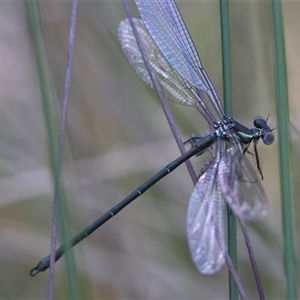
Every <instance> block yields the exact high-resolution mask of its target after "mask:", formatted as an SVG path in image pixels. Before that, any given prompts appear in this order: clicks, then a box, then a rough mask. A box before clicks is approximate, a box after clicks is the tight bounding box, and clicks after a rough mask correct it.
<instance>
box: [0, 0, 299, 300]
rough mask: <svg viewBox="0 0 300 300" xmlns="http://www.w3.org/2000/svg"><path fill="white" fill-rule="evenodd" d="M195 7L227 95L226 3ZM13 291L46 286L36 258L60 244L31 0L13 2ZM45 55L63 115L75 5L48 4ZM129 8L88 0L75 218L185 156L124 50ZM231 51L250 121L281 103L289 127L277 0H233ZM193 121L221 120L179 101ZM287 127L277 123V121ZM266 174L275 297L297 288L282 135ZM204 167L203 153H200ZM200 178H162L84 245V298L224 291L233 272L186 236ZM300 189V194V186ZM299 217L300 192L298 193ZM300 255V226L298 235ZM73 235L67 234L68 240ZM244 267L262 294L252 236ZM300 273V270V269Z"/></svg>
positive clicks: (267, 282) (78, 82) (7, 203)
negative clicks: (281, 170)
mask: <svg viewBox="0 0 300 300" xmlns="http://www.w3.org/2000/svg"><path fill="white" fill-rule="evenodd" d="M178 5H179V8H180V10H181V12H182V15H183V18H184V20H185V21H186V24H187V26H188V28H189V30H190V33H191V35H192V37H193V40H194V42H195V44H196V46H197V48H198V50H199V53H200V54H201V59H202V62H203V64H204V66H205V68H206V71H207V72H208V74H209V75H210V77H211V79H212V81H213V82H214V84H215V87H216V89H217V91H218V93H219V95H220V96H222V70H221V66H222V64H221V52H220V51H221V50H220V49H221V45H220V30H219V27H220V24H219V6H218V2H213V1H211V2H202V1H181V2H179V3H178ZM0 7H1V9H0V16H1V17H0V22H1V26H0V32H1V35H0V38H1V43H0V64H1V67H0V76H1V80H0V86H1V88H0V93H1V102H0V126H1V127H0V128H1V130H0V139H1V143H0V157H1V160H0V174H1V181H0V188H1V199H0V205H1V210H0V240H1V246H0V265H1V270H2V272H1V274H0V298H1V299H42V298H45V297H46V291H47V280H48V272H45V273H41V274H39V275H38V276H37V277H35V278H31V277H29V270H30V269H31V268H32V267H34V266H35V265H36V263H37V262H38V261H39V260H40V259H41V258H42V257H44V256H46V255H48V254H49V248H50V236H51V219H52V206H53V204H52V203H53V183H52V180H51V173H50V170H51V168H50V164H49V146H48V142H47V134H46V129H45V120H44V116H43V111H42V103H41V92H40V90H39V80H38V77H37V66H36V56H35V51H34V47H33V39H32V32H31V30H30V18H29V12H28V7H27V6H26V4H25V3H22V2H6V3H4V2H2V3H0ZM39 8H40V18H41V21H42V31H43V36H44V39H43V43H44V47H45V50H46V53H45V54H46V55H45V65H46V66H47V73H48V76H49V78H50V83H51V94H50V97H51V104H52V108H51V109H53V112H55V114H54V115H53V126H58V123H57V122H58V120H59V108H60V103H61V99H62V94H63V85H64V78H65V75H64V72H65V64H66V57H67V53H66V52H67V43H68V34H69V24H70V14H71V3H69V2H52V1H51V2H40V3H39ZM283 12H284V21H285V38H286V56H287V65H288V82H289V101H290V103H289V105H290V121H291V122H292V123H293V125H294V126H295V128H298V129H299V128H300V123H299V120H298V115H299V110H300V107H299V100H298V97H299V94H300V93H299V92H300V91H298V89H300V85H299V80H300V71H299V70H300V59H299V50H298V49H299V48H300V38H299V26H300V19H299V13H300V3H299V2H284V3H283ZM125 17H126V15H125V12H124V9H123V6H122V3H121V2H118V1H111V2H110V1H107V2H105V1H103V2H80V3H79V9H78V23H77V29H76V30H77V31H76V40H75V49H74V57H73V59H74V60H73V69H72V82H71V91H70V92H71V93H70V105H69V108H68V121H67V133H66V147H65V153H64V166H63V179H64V183H65V188H66V192H67V196H68V208H69V219H70V220H69V223H70V224H69V225H70V230H71V232H72V233H73V234H75V233H77V232H78V231H80V230H82V229H83V228H84V227H86V226H87V225H88V224H90V223H91V222H93V221H94V220H95V219H96V218H98V217H99V216H101V215H102V214H103V213H104V212H106V211H107V210H108V209H110V208H111V207H112V206H113V205H115V204H116V203H117V202H119V201H120V200H122V199H123V198H124V197H125V196H127V195H128V194H129V193H130V192H131V191H132V190H133V189H135V188H136V187H137V186H139V185H140V184H141V183H143V181H145V180H147V179H148V178H149V177H151V176H152V175H153V174H155V173H156V172H157V171H158V170H160V169H161V168H162V167H164V166H165V165H166V164H167V163H168V162H170V161H172V160H173V159H175V158H176V157H177V156H178V155H179V151H178V149H177V147H176V144H175V142H174V140H173V138H172V134H171V131H170V129H169V128H168V125H167V122H166V120H165V117H164V115H163V113H162V110H161V108H160V105H159V103H158V100H157V98H156V95H155V93H154V92H153V91H152V90H151V89H150V88H149V87H147V86H146V85H145V84H143V82H142V81H141V80H140V79H139V78H138V77H137V76H136V74H135V73H134V71H133V70H132V68H131V67H130V65H129V63H128V62H127V61H126V59H125V56H124V55H123V53H122V52H121V49H120V46H119V43H118V38H117V28H118V24H119V22H120V21H121V20H122V19H124V18H125ZM230 17H231V43H232V45H231V50H232V63H233V65H232V75H233V103H234V117H235V118H236V119H237V120H238V121H242V122H243V124H245V125H247V126H249V127H250V126H252V124H251V123H252V120H253V119H254V117H255V116H257V115H262V116H263V117H266V116H268V115H269V124H270V126H271V127H273V128H275V127H276V126H277V122H276V100H275V87H274V49H273V33H272V20H271V7H270V4H269V3H267V2H232V3H230ZM170 106H171V110H172V112H173V114H174V117H175V120H176V122H177V124H178V126H179V128H180V130H181V132H182V136H183V139H184V140H185V139H187V138H188V137H189V135H190V134H192V133H194V134H198V135H201V134H203V133H204V132H205V130H206V129H207V125H206V123H205V121H204V120H202V119H201V116H200V115H199V113H198V112H197V111H196V110H194V109H192V108H187V107H183V106H180V105H176V104H173V103H171V104H170ZM274 133H275V136H276V134H277V133H276V130H275V131H274ZM291 137H292V151H293V153H292V157H293V174H292V175H293V178H294V189H293V194H294V195H297V194H299V193H300V191H299V184H297V183H298V182H299V179H298V178H299V176H300V174H299V169H300V168H299V161H300V157H299V150H298V149H299V146H300V145H299V144H300V136H299V135H297V133H296V131H293V130H292V131H291ZM259 153H260V158H261V162H262V165H263V166H262V167H263V172H264V178H265V179H264V181H263V182H262V183H263V186H264V188H265V190H266V193H267V195H268V197H269V200H270V212H269V214H268V216H267V217H265V218H264V219H263V220H261V221H259V222H256V223H251V224H249V226H248V227H249V233H250V237H251V241H252V245H253V248H254V252H255V255H256V259H257V263H258V265H259V270H260V272H261V277H262V281H263V284H264V288H265V294H266V298H268V299H274V298H277V299H279V298H285V289H286V287H285V274H284V267H283V261H282V257H283V256H282V248H283V245H282V233H281V213H280V209H281V207H280V192H279V176H278V150H277V142H275V143H274V145H272V146H269V147H267V146H265V145H262V143H260V145H259ZM192 161H193V162H195V165H196V167H201V160H200V159H199V158H194V159H193V160H192ZM192 189H193V184H192V182H191V180H190V178H189V176H188V173H187V171H186V168H185V166H181V167H180V168H179V169H178V170H176V171H175V172H174V173H172V174H170V175H169V176H168V177H167V178H165V179H163V180H162V181H161V182H159V183H158V184H156V185H155V187H153V188H151V190H150V191H148V192H147V193H146V194H144V195H143V196H142V197H141V198H139V199H138V200H136V201H135V202H134V203H133V204H131V205H130V206H129V207H128V208H126V209H125V210H124V211H122V212H121V213H120V214H119V215H118V216H116V217H115V218H113V219H112V220H111V221H109V222H108V223H107V224H106V225H104V226H103V228H101V229H100V230H98V231H97V232H95V233H94V234H93V235H92V236H90V237H89V238H88V239H86V240H85V241H84V242H83V243H81V244H80V245H78V246H76V248H75V249H74V255H75V259H76V264H75V269H76V274H75V277H76V285H77V287H78V290H79V297H80V298H82V299H84V298H86V299H88V298H89V299H105V298H106V299H121V298H122V299H142V298H154V299H175V298H176V299H224V298H227V297H228V284H227V279H228V278H227V270H226V267H224V268H223V270H222V271H221V272H220V273H218V274H216V275H215V276H212V277H204V276H201V275H199V274H198V273H197V271H196V270H195V268H194V266H193V265H192V262H191V259H190V257H189V252H188V248H187V242H186V236H185V216H186V211H187V204H188V200H189V197H190V194H191V192H192ZM295 199H296V197H295ZM294 214H295V228H296V229H297V228H299V221H298V219H297V216H298V214H299V204H298V203H297V201H295V203H294ZM295 242H296V243H297V244H296V246H297V249H296V250H297V256H298V257H299V251H300V248H299V238H298V237H297V232H296V240H295ZM58 243H59V244H60V243H61V241H59V242H58ZM238 245H239V273H240V276H241V280H242V283H243V285H244V287H245V289H246V292H247V294H248V297H249V298H250V299H255V298H257V292H256V289H255V284H254V280H253V277H252V275H250V276H249V274H250V273H251V269H250V268H251V267H250V264H249V259H248V257H247V253H246V250H245V247H244V241H243V238H242V236H241V235H240V234H239V237H238ZM298 273H299V269H298ZM54 295H55V298H56V299H62V298H68V297H69V294H68V286H67V280H66V273H65V269H64V261H63V259H61V260H60V261H59V262H58V263H57V265H56V277H55V293H54Z"/></svg>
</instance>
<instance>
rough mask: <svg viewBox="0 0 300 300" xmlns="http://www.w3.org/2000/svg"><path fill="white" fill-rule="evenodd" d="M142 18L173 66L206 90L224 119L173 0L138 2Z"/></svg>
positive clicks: (139, 0) (193, 83)
mask: <svg viewBox="0 0 300 300" xmlns="http://www.w3.org/2000/svg"><path fill="white" fill-rule="evenodd" d="M135 3H136V6H137V8H138V10H139V13H140V15H141V18H142V20H143V22H144V24H145V26H146V28H147V30H148V31H149V33H150V35H151V36H152V38H153V40H154V41H155V43H156V45H157V46H158V48H159V49H160V51H161V52H162V53H163V55H164V56H165V58H166V59H167V61H168V62H169V63H170V64H171V65H172V67H173V68H174V69H175V70H176V71H177V72H178V73H179V74H180V75H181V76H182V78H184V79H185V80H186V81H188V82H189V83H190V84H192V85H194V86H195V87H196V88H198V89H200V90H202V91H204V92H205V93H206V94H207V95H208V96H209V97H210V99H211V101H212V104H213V106H214V108H215V110H216V112H217V114H218V116H219V117H220V118H221V119H222V118H223V116H224V111H223V108H222V105H221V102H220V100H219V98H218V95H217V93H216V91H215V89H214V86H213V84H212V82H211V81H210V79H209V77H208V75H207V73H206V72H205V70H204V68H203V67H202V64H201V61H200V58H199V55H198V53H197V50H196V48H195V46H194V43H193V41H192V39H191V37H190V35H189V32H188V30H187V28H186V26H185V24H184V21H183V19H182V17H181V15H180V12H179V10H178V8H177V6H176V4H175V2H174V1H173V0H168V1H161V0H152V1H145V0H136V1H135Z"/></svg>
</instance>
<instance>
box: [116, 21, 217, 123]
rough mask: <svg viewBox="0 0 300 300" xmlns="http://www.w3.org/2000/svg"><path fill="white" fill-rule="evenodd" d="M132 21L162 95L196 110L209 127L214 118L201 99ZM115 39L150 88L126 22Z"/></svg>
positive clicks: (141, 28) (146, 32) (148, 77)
mask: <svg viewBox="0 0 300 300" xmlns="http://www.w3.org/2000/svg"><path fill="white" fill-rule="evenodd" d="M133 21H134V23H135V27H136V29H137V32H138V34H139V37H140V39H141V42H142V43H143V46H144V48H145V51H146V53H147V56H148V59H149V62H150V64H151V67H152V69H153V71H154V72H155V75H156V77H157V79H158V81H159V83H160V85H161V88H162V91H163V93H164V96H165V97H166V98H167V99H168V100H171V101H173V102H177V103H179V104H183V105H192V106H194V107H196V108H197V109H198V110H199V111H200V113H201V114H202V115H203V117H204V118H205V119H206V120H207V121H208V122H209V124H212V123H213V121H214V120H215V119H214V117H213V116H212V115H211V113H210V112H209V110H208V108H207V106H206V104H205V102H204V100H203V99H201V98H200V96H199V95H198V94H197V91H196V90H195V88H194V87H193V86H191V85H190V84H189V83H188V82H187V81H186V80H184V79H183V78H182V77H181V76H180V75H179V74H178V73H177V72H176V71H175V70H174V69H173V68H172V66H171V65H170V64H169V62H168V61H167V60H166V59H165V57H164V56H163V54H162V53H161V51H160V50H159V49H158V47H157V46H156V44H155V42H154V41H153V39H152V37H151V36H150V34H149V33H148V31H147V29H146V27H145V26H144V24H143V22H142V20H140V19H133ZM118 36H119V40H120V44H121V47H122V50H123V51H124V53H125V54H126V56H127V58H128V60H129V62H130V64H131V65H132V66H133V68H134V69H135V71H136V73H137V74H138V75H139V76H140V77H141V78H142V80H143V81H145V82H146V83H147V84H149V85H150V86H151V87H153V84H152V81H151V78H150V76H149V73H148V71H147V69H146V66H145V64H144V61H143V58H142V55H141V53H140V51H139V48H138V46H137V43H136V40H135V37H134V35H133V32H132V28H131V25H130V23H129V20H128V19H126V20H124V21H122V22H121V23H120V25H119V29H118Z"/></svg>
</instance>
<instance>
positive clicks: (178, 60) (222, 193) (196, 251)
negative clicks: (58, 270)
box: [30, 0, 274, 276]
mask: <svg viewBox="0 0 300 300" xmlns="http://www.w3.org/2000/svg"><path fill="white" fill-rule="evenodd" d="M135 2H136V5H137V8H138V10H139V12H140V15H141V18H142V20H140V19H133V22H134V25H135V27H136V29H137V31H138V34H139V36H140V39H141V40H142V43H143V46H144V48H145V49H146V53H147V56H148V60H149V61H150V64H151V67H152V69H153V70H154V74H155V76H156V77H157V78H158V80H159V83H160V85H161V88H162V90H163V92H164V95H165V97H166V98H167V99H169V100H172V101H175V102H177V103H180V104H183V105H190V106H194V107H195V108H196V109H197V110H198V111H199V112H200V113H201V115H202V116H203V117H204V118H205V119H206V121H207V122H208V124H209V127H210V133H209V134H207V135H206V136H205V137H201V138H195V139H194V140H193V142H192V148H191V149H190V150H189V151H187V152H186V153H185V154H183V155H182V156H181V157H179V158H178V159H176V160H175V161H173V162H172V163H170V164H169V165H167V166H166V167H165V168H164V169H162V170H161V171H160V172H159V173H157V174H156V175H154V176H153V177H152V178H151V179H149V180H148V181H147V182H146V183H144V184H143V185H141V186H140V187H139V188H138V189H136V190H135V191H134V192H132V193H131V194H130V195H129V196H127V197H126V198H125V199H124V200H123V201H121V202H120V203H119V204H117V205H116V206H114V207H113V208H112V209H110V210H109V211H108V212H107V213H105V214H104V215H103V216H102V217H100V218H99V219H98V220H96V221H95V222H94V223H93V224H91V225H90V226H88V227H87V228H85V229H84V230H83V231H82V232H80V233H79V234H77V235H76V236H75V237H74V238H72V239H71V240H70V241H68V242H67V243H65V244H63V245H62V246H61V247H60V248H58V249H57V250H56V253H55V261H57V260H58V259H59V258H60V257H61V256H62V255H63V254H64V253H65V252H66V251H68V250H69V249H70V248H72V247H73V246H75V245H76V244H78V243H79V242H80V241H82V240H83V239H84V238H86V237H87V236H88V235H90V234H91V233H92V232H94V231H95V230H96V229H97V228H99V227H100V226H101V225H102V224H104V223H105V222H107V221H108V220H109V219H111V218H112V217H113V216H115V215H116V214H117V213H118V212H119V211H121V210H122V209H123V208H124V207H125V206H127V205H128V204H129V203H131V202H132V201H133V200H135V199H136V198H137V197H139V196H140V195H141V194H142V193H144V192H145V191H146V190H147V189H148V188H150V187H151V186H152V185H153V184H155V183H156V182H157V181H158V180H160V179H161V178H163V177H164V176H166V175H167V174H169V173H170V172H171V171H173V170H174V169H175V168H177V167H178V166H179V165H180V164H181V163H183V162H184V161H185V160H187V159H189V158H190V157H191V156H193V155H195V154H197V153H200V152H203V151H204V150H205V149H207V148H208V147H210V146H211V145H213V147H214V153H213V160H212V162H211V163H209V164H208V165H206V168H205V172H204V173H203V174H202V175H201V176H200V178H199V180H198V182H197V184H196V186H195V188H194V191H193V193H192V195H191V198H190V203H189V208H188V215H187V235H188V240H189V246H190V251H191V255H192V258H193V261H194V263H195V265H196V267H197V268H198V270H199V271H200V272H201V273H202V274H213V273H216V272H217V271H218V270H220V268H221V267H222V266H223V265H224V262H225V253H226V251H227V250H226V242H225V214H224V207H225V203H228V204H229V205H230V207H231V209H232V210H233V212H234V213H235V214H236V215H237V216H238V217H240V218H243V219H246V220H253V219H255V218H258V217H261V216H263V215H265V214H266V212H267V209H268V203H267V198H266V195H265V193H264V190H263V188H262V185H261V183H260V181H259V179H258V177H257V175H256V172H255V170H254V169H253V167H252V165H251V164H250V162H249V161H248V159H247V158H246V156H245V153H246V152H247V150H248V148H249V145H250V143H251V142H252V141H253V144H254V151H255V157H256V164H257V169H258V171H259V173H260V174H261V176H262V172H261V169H260V165H259V160H258V154H257V148H256V147H257V142H258V141H259V139H260V138H261V139H262V140H263V142H264V143H265V144H267V145H269V144H272V142H273V140H274V136H273V134H272V130H271V129H270V128H269V126H268V125H267V122H266V120H265V119H263V118H262V117H257V118H255V120H254V126H255V128H252V129H248V128H247V127H245V126H243V125H242V124H240V123H238V122H237V121H235V120H234V119H233V118H230V117H228V116H226V115H225V113H224V110H223V107H222V104H221V102H220V100H219V98H218V95H217V93H216V91H215V89H214V87H213V84H212V83H211V81H210V79H209V77H208V75H207V74H206V72H205V70H204V69H203V67H202V64H201V61H200V58H199V56H198V54H197V51H196V49H195V47H194V44H193V41H192V39H191V37H190V35H189V33H188V31H187V28H186V27H185V24H184V22H183V19H182V17H181V15H180V12H179V10H178V8H177V6H176V4H175V2H174V1H173V0H156V1H154V0H151V1H145V0H139V1H135ZM118 33H119V39H120V42H121V46H122V49H123V50H124V52H125V54H126V55H127V57H128V59H129V62H130V63H131V65H132V66H133V67H134V69H135V70H136V72H137V74H138V75H139V76H140V77H141V78H142V79H143V80H144V81H145V82H146V83H147V84H149V85H151V86H152V82H151V80H150V76H149V74H148V71H147V69H146V67H145V65H144V62H143V58H142V55H141V53H140V51H139V48H138V46H137V43H136V40H135V37H134V34H133V32H132V28H131V26H130V22H129V21H128V20H124V21H122V22H121V23H120V26H119V32H118ZM207 101H210V103H211V105H212V107H213V109H209V106H208V105H207V103H208V102H207ZM49 261H50V255H49V256H47V257H45V258H43V259H42V260H41V261H40V262H39V263H38V264H37V266H36V267H35V268H33V269H32V270H31V272H30V275H32V276H34V275H36V274H37V273H39V272H41V271H45V270H46V269H47V268H48V267H49Z"/></svg>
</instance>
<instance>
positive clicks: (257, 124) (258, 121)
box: [253, 117, 267, 128]
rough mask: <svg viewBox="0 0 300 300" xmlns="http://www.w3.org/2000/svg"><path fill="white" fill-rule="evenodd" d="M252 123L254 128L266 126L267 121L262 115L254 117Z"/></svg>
mask: <svg viewBox="0 0 300 300" xmlns="http://www.w3.org/2000/svg"><path fill="white" fill-rule="evenodd" d="M253 124H254V126H255V127H256V128H264V127H266V126H267V122H266V120H265V119H264V118H263V117H256V118H255V119H254V121H253Z"/></svg>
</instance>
